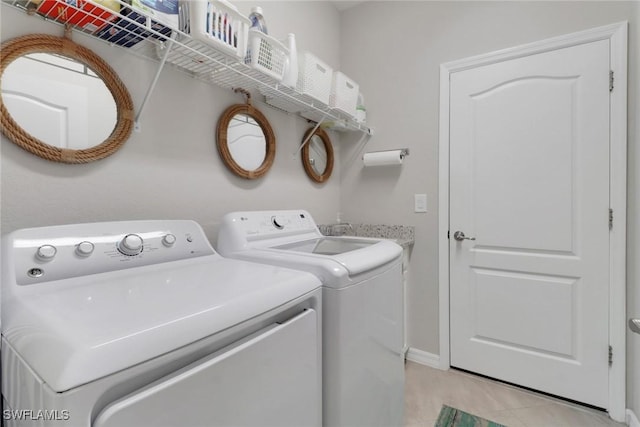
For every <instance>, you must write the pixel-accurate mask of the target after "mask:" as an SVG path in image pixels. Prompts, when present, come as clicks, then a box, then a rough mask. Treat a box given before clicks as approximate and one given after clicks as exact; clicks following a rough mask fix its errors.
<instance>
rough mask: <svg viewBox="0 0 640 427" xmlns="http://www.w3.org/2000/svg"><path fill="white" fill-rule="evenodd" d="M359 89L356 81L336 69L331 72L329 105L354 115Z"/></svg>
mask: <svg viewBox="0 0 640 427" xmlns="http://www.w3.org/2000/svg"><path fill="white" fill-rule="evenodd" d="M359 89H360V87H359V86H358V84H357V83H356V82H354V81H353V80H351V79H350V78H349V77H347V76H345V75H344V74H343V73H341V72H339V71H336V72H335V73H333V82H332V84H331V96H330V98H329V106H330V107H331V108H336V109H338V110H340V111H343V112H345V113H347V114H349V115H350V116H352V117H355V115H356V106H357V104H358V93H359Z"/></svg>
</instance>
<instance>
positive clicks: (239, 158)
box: [216, 104, 276, 179]
mask: <svg viewBox="0 0 640 427" xmlns="http://www.w3.org/2000/svg"><path fill="white" fill-rule="evenodd" d="M216 142H217V146H218V152H219V153H220V157H221V158H222V161H223V162H224V164H225V165H226V166H227V167H228V168H229V170H231V171H232V172H233V173H235V174H236V175H238V176H240V177H242V178H245V179H256V178H259V177H261V176H262V175H264V174H265V173H267V171H268V170H269V168H270V167H271V165H272V164H273V160H274V158H275V154H276V141H275V135H274V133H273V129H271V125H269V122H268V121H267V118H266V117H265V116H264V115H263V114H262V113H261V112H260V111H259V110H257V109H255V108H254V107H253V106H251V105H250V104H237V105H233V106H231V107H229V108H228V109H227V110H226V111H225V112H224V113H223V114H222V116H221V117H220V120H218V128H217V130H216Z"/></svg>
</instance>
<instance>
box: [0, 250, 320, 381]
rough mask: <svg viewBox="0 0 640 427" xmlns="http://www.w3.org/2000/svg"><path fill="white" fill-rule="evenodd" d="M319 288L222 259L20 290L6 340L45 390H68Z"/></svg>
mask: <svg viewBox="0 0 640 427" xmlns="http://www.w3.org/2000/svg"><path fill="white" fill-rule="evenodd" d="M319 286H320V282H319V280H318V279H317V278H316V277H315V276H313V275H311V274H308V273H303V272H299V271H293V270H288V269H283V268H279V267H272V266H268V265H262V264H254V263H248V262H245V261H239V260H230V259H224V258H222V257H220V256H218V255H214V256H208V257H201V258H197V259H190V260H183V261H176V262H172V263H166V264H163V265H157V266H145V267H140V268H134V269H129V270H123V271H115V272H109V273H101V274H96V275H92V276H85V277H78V278H73V279H69V280H64V281H56V282H49V283H47V284H43V285H42V286H37V285H31V286H20V287H17V288H16V291H15V292H14V293H13V295H10V296H8V297H7V296H4V299H3V324H2V333H3V335H4V336H5V339H6V340H7V341H8V343H9V344H10V345H11V346H12V347H14V349H15V350H16V351H17V353H18V354H20V356H21V357H23V358H24V359H25V361H26V362H27V364H28V365H29V366H30V367H31V368H32V369H33V370H34V371H35V372H36V373H37V374H38V375H39V376H40V377H41V378H42V380H43V381H44V382H46V383H47V384H48V385H49V386H50V387H51V388H52V389H53V390H54V391H56V392H62V391H65V390H69V389H72V388H74V387H77V386H79V385H82V384H85V383H88V382H91V381H93V380H95V379H98V378H101V377H104V376H107V375H109V374H112V373H114V372H117V371H119V370H122V369H126V368H128V367H131V366H134V365H135V364H138V363H141V362H144V361H146V360H149V359H152V358H154V357H157V356H159V355H162V354H164V353H167V352H170V351H172V350H174V349H177V348H179V347H181V346H184V345H188V344H190V343H192V342H194V341H196V340H199V339H202V338H205V337H207V336H210V335H213V334H215V333H217V332H219V331H221V330H224V329H226V328H229V327H231V326H234V325H237V324H239V323H242V322H244V321H246V320H248V319H251V318H253V317H255V316H258V315H260V314H262V313H265V312H267V311H269V310H272V309H274V308H276V307H279V306H281V305H282V304H285V303H287V302H289V301H291V300H294V299H296V298H298V297H300V296H302V295H305V294H307V293H309V292H311V291H313V290H314V289H317V288H318V287H319Z"/></svg>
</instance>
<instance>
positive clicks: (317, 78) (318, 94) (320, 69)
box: [296, 52, 333, 105]
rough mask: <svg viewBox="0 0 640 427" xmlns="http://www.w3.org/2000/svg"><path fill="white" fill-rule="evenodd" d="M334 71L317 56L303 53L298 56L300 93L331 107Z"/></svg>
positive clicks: (298, 86)
mask: <svg viewBox="0 0 640 427" xmlns="http://www.w3.org/2000/svg"><path fill="white" fill-rule="evenodd" d="M332 78H333V69H332V68H331V67H329V66H328V65H327V64H326V63H324V62H322V61H321V60H320V59H318V58H317V57H316V56H315V55H313V54H311V53H309V52H303V53H302V54H301V55H300V56H298V84H297V87H296V89H297V90H298V92H300V93H302V94H305V95H309V96H311V97H313V98H315V99H317V100H318V101H320V102H322V103H323V104H325V105H329V97H330V96H331V80H332Z"/></svg>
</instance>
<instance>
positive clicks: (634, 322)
mask: <svg viewBox="0 0 640 427" xmlns="http://www.w3.org/2000/svg"><path fill="white" fill-rule="evenodd" d="M629 329H631V330H632V331H633V332H635V333H636V334H640V319H629Z"/></svg>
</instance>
